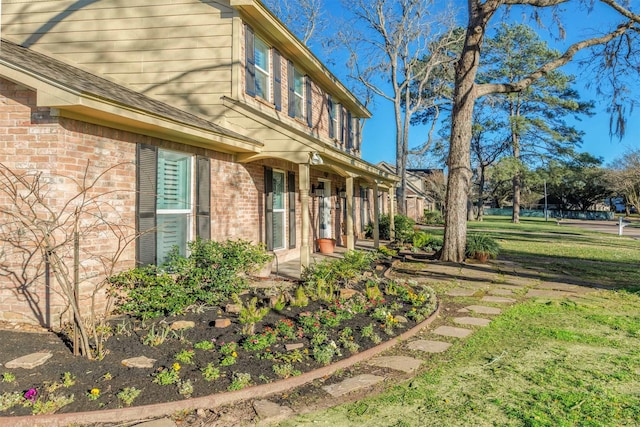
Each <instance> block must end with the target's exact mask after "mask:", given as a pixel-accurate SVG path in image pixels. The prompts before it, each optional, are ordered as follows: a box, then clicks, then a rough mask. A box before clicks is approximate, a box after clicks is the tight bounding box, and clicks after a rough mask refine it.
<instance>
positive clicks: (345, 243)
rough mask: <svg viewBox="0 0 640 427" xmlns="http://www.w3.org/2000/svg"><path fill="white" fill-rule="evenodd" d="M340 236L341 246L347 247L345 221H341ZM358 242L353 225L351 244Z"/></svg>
mask: <svg viewBox="0 0 640 427" xmlns="http://www.w3.org/2000/svg"><path fill="white" fill-rule="evenodd" d="M341 228H342V234H341V236H340V237H341V239H342V240H341V242H342V246H347V221H343V222H342V226H341ZM357 240H358V233H357V231H356V226H355V224H354V226H353V243H354V244H355V243H356V241H357Z"/></svg>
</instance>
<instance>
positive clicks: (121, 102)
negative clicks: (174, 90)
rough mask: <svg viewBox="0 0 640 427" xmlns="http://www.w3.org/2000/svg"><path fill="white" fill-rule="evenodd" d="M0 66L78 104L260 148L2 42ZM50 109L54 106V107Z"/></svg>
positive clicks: (193, 117) (196, 118)
mask: <svg viewBox="0 0 640 427" xmlns="http://www.w3.org/2000/svg"><path fill="white" fill-rule="evenodd" d="M0 65H4V66H6V67H9V68H10V69H13V70H16V71H19V72H20V73H23V74H25V75H29V76H31V77H35V78H36V79H37V80H39V81H42V82H44V83H46V84H48V85H51V86H53V87H56V88H58V89H61V90H62V91H65V92H68V93H71V94H74V95H78V96H79V97H80V102H82V100H83V99H87V98H89V99H93V100H97V101H102V102H108V103H111V104H116V105H117V106H119V107H121V108H124V109H125V110H131V109H133V110H137V111H140V112H144V113H146V114H148V115H149V114H150V115H152V116H156V117H158V118H161V119H164V120H166V121H169V122H173V123H174V124H179V125H186V126H188V127H193V128H198V129H199V130H203V131H205V132H206V133H212V134H216V135H218V136H222V137H228V138H231V139H234V140H236V141H241V142H242V143H243V144H248V145H249V146H251V145H253V146H255V147H256V148H257V147H260V146H262V144H261V143H259V142H257V141H253V140H250V139H248V138H247V137H245V136H243V135H241V134H239V133H236V132H233V131H230V130H228V129H225V128H223V127H221V126H219V125H217V124H215V123H213V122H210V121H208V120H206V119H204V118H202V117H199V116H196V115H194V114H191V113H188V112H186V111H184V110H181V109H179V108H176V107H172V106H171V105H168V104H166V103H164V102H161V101H158V100H155V99H153V98H150V97H148V96H146V95H144V94H142V93H140V92H136V91H133V90H131V89H129V88H127V87H125V86H122V85H119V84H117V83H114V82H112V81H110V80H107V79H104V78H102V77H99V76H96V75H95V74H92V73H89V72H87V71H84V70H81V69H80V68H77V67H74V66H72V65H70V64H67V63H64V62H61V61H59V60H57V59H54V58H51V57H49V56H47V55H44V54H42V53H39V52H36V51H34V50H32V49H28V48H25V47H22V46H20V45H17V44H15V43H13V42H10V41H8V40H4V39H2V41H1V45H0ZM21 83H22V82H21ZM87 105H88V103H87ZM51 106H52V107H55V105H51ZM59 108H64V107H59ZM248 148H249V147H248ZM243 151H247V150H243Z"/></svg>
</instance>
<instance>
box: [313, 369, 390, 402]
mask: <svg viewBox="0 0 640 427" xmlns="http://www.w3.org/2000/svg"><path fill="white" fill-rule="evenodd" d="M382 380H384V377H381V376H378V375H371V374H362V375H357V376H355V377H352V378H347V379H346V380H344V381H341V382H339V383H336V384H330V385H326V386H324V387H322V389H323V390H324V391H326V392H327V393H329V394H330V395H331V396H333V397H340V396H343V395H345V394H347V393H351V392H352V391H356V390H359V389H361V388H366V387H371V386H372V385H375V384H377V383H379V382H380V381H382Z"/></svg>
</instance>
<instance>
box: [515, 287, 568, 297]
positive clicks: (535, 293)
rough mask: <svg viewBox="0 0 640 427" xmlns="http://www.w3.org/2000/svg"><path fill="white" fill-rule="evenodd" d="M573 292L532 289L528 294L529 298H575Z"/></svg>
mask: <svg viewBox="0 0 640 427" xmlns="http://www.w3.org/2000/svg"><path fill="white" fill-rule="evenodd" d="M574 295H575V294H574V293H572V292H564V291H552V290H550V289H530V290H529V291H528V292H527V295H526V296H527V297H529V298H531V297H539V298H568V297H571V296H574Z"/></svg>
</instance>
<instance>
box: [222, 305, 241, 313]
mask: <svg viewBox="0 0 640 427" xmlns="http://www.w3.org/2000/svg"><path fill="white" fill-rule="evenodd" d="M240 310H242V306H241V305H240V304H227V305H226V307H225V308H224V311H225V312H226V313H240Z"/></svg>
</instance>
